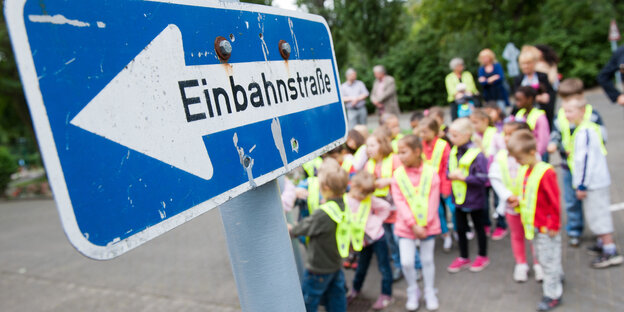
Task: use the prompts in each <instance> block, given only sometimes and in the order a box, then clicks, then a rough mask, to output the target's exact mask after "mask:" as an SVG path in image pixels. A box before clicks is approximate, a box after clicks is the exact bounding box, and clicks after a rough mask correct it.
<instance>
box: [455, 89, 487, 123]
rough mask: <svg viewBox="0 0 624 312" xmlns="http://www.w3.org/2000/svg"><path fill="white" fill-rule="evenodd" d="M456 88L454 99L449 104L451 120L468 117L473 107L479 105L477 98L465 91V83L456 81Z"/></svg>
mask: <svg viewBox="0 0 624 312" xmlns="http://www.w3.org/2000/svg"><path fill="white" fill-rule="evenodd" d="M456 90H457V93H456V94H455V100H454V101H453V102H451V105H450V108H451V119H452V120H455V119H457V118H462V117H469V116H470V115H471V114H472V112H473V111H474V109H475V108H476V107H479V106H480V103H479V100H477V98H476V97H475V96H473V94H472V93H470V92H469V91H466V85H465V84H463V83H458V84H457V88H456Z"/></svg>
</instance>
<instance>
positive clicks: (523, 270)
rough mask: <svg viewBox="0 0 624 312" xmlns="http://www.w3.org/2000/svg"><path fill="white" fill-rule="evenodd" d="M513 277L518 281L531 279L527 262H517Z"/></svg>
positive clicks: (522, 281)
mask: <svg viewBox="0 0 624 312" xmlns="http://www.w3.org/2000/svg"><path fill="white" fill-rule="evenodd" d="M513 279H514V281H516V282H518V283H524V282H526V281H527V280H528V279H529V266H528V265H527V264H526V263H521V264H516V266H515V267H514V273H513Z"/></svg>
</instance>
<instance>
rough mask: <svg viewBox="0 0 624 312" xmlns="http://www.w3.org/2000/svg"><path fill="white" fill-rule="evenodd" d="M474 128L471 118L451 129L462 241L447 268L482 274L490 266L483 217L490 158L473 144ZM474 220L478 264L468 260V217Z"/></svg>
mask: <svg viewBox="0 0 624 312" xmlns="http://www.w3.org/2000/svg"><path fill="white" fill-rule="evenodd" d="M473 134H474V128H473V127H472V123H471V122H470V120H469V119H468V118H459V119H456V120H455V121H453V123H452V124H451V127H450V129H449V139H450V140H451V143H453V145H454V146H453V148H452V149H451V154H450V156H449V170H448V172H449V173H448V178H449V180H451V190H452V193H453V202H454V203H455V207H456V208H455V219H456V222H457V236H458V239H459V257H457V258H456V259H455V260H454V261H453V262H452V263H451V265H449V267H448V268H447V271H449V272H450V273H456V272H459V271H461V270H462V269H464V268H468V267H470V270H471V271H472V272H480V271H481V270H483V269H485V267H487V266H488V265H489V264H490V259H489V258H488V256H487V237H486V236H485V228H484V227H485V225H484V220H485V216H483V214H484V213H486V211H485V209H484V208H485V184H486V183H487V181H488V177H487V159H486V158H485V156H483V153H481V149H479V147H477V146H476V145H475V144H474V143H472V141H471V140H470V139H471V138H472V135H473ZM469 215H470V218H471V219H472V223H473V224H474V230H475V232H476V234H477V242H478V245H479V250H478V256H477V257H476V258H475V260H474V262H472V261H470V259H469V258H468V239H467V237H466V232H467V231H468V216H469Z"/></svg>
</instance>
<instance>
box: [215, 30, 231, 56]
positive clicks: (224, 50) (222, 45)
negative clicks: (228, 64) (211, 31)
mask: <svg viewBox="0 0 624 312" xmlns="http://www.w3.org/2000/svg"><path fill="white" fill-rule="evenodd" d="M214 48H215V51H216V52H217V55H218V56H219V58H220V59H221V60H222V61H227V60H228V59H229V58H230V56H231V55H232V44H231V43H230V42H229V41H228V40H227V39H225V38H224V37H221V36H218V37H217V38H216V39H215V42H214Z"/></svg>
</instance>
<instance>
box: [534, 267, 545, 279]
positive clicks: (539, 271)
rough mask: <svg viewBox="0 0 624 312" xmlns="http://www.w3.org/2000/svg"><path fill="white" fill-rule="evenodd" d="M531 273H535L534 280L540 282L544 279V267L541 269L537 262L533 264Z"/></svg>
mask: <svg viewBox="0 0 624 312" xmlns="http://www.w3.org/2000/svg"><path fill="white" fill-rule="evenodd" d="M533 273H534V274H535V281H536V282H538V283H539V282H541V281H543V280H544V269H542V266H541V265H539V264H534V265H533Z"/></svg>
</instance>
